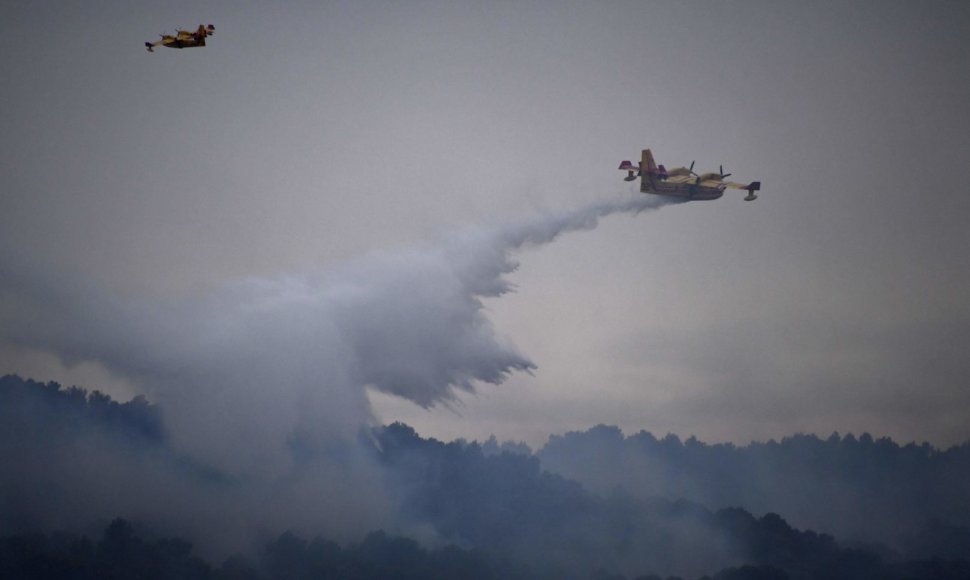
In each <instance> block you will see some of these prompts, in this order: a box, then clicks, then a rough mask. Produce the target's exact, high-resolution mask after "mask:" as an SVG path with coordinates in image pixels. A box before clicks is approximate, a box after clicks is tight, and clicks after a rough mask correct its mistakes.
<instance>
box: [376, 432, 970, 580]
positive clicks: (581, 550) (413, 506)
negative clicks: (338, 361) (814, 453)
mask: <svg viewBox="0 0 970 580" xmlns="http://www.w3.org/2000/svg"><path fill="white" fill-rule="evenodd" d="M378 440H379V442H380V444H381V448H382V449H383V455H382V457H383V459H384V461H386V462H387V464H388V468H389V469H388V474H389V477H394V478H397V481H396V482H395V485H393V486H392V488H393V489H398V490H402V491H401V493H403V494H404V496H405V497H402V498H401V501H400V505H402V506H404V508H403V509H404V510H406V512H407V515H408V516H409V517H411V518H413V519H414V520H416V521H419V522H427V523H431V524H432V525H433V526H434V528H435V529H436V530H437V531H438V532H439V533H440V534H442V536H444V537H445V538H446V539H448V540H449V541H455V542H459V543H461V544H463V545H472V546H475V547H477V548H479V549H482V550H484V551H486V552H487V553H492V554H502V555H504V556H508V557H510V558H512V559H513V560H515V561H522V562H528V563H530V564H532V565H534V566H536V567H537V569H541V570H551V571H552V572H551V575H552V576H553V577H562V578H568V577H582V576H576V575H575V574H576V571H579V570H582V571H585V572H584V573H591V572H592V571H595V570H606V571H609V572H610V573H617V572H622V573H625V574H626V575H627V576H628V577H635V576H636V575H637V574H640V573H642V572H652V573H660V574H665V575H667V574H670V573H675V572H676V573H680V574H685V573H687V574H688V575H689V576H692V577H699V576H702V575H703V574H706V573H708V574H709V573H710V572H711V571H713V570H719V569H720V570H723V571H724V572H723V573H722V576H723V577H731V578H735V577H736V578H776V577H777V578H784V577H791V578H805V579H808V578H819V579H821V578H877V577H879V578H895V577H913V578H922V577H926V578H930V577H954V578H956V577H965V576H960V574H961V573H962V574H964V575H965V574H966V572H967V571H968V570H970V568H968V567H967V565H966V562H965V561H960V560H957V561H955V562H945V561H943V560H931V561H929V562H923V561H908V560H905V559H904V558H902V556H901V555H900V554H898V553H895V552H893V551H892V550H890V549H888V548H886V547H883V546H878V545H876V546H870V547H854V548H846V547H843V546H840V545H839V543H838V542H837V541H836V540H835V539H834V538H833V537H832V536H830V535H827V534H818V533H816V532H813V531H800V530H796V529H794V528H793V527H791V526H790V525H789V524H788V523H787V522H786V521H785V520H784V519H782V517H780V516H778V515H776V514H770V513H769V514H767V515H765V516H763V517H761V518H756V517H754V516H753V515H751V514H750V513H749V512H747V511H745V510H744V509H741V508H726V509H721V510H718V511H716V512H712V511H710V510H708V509H706V508H705V507H703V506H701V505H699V504H696V503H692V502H689V501H684V500H677V501H671V500H664V499H658V498H654V499H652V500H649V501H646V500H642V499H638V498H635V497H633V496H632V495H630V494H628V493H624V492H623V491H622V490H616V491H614V492H613V493H610V494H607V495H605V496H599V495H594V494H592V493H590V492H589V491H587V490H585V489H584V488H583V487H582V486H580V485H579V484H577V483H576V482H574V481H572V480H568V479H565V478H563V477H561V476H559V475H553V474H550V473H549V472H546V471H542V470H541V469H540V465H539V461H538V459H537V458H536V457H533V456H528V455H522V454H512V453H503V454H498V455H489V454H486V453H485V452H483V450H482V448H481V446H479V445H477V444H474V443H472V444H467V443H464V442H452V443H443V442H439V441H436V440H434V439H424V438H421V437H420V436H418V435H417V434H416V433H415V432H414V430H413V429H411V428H410V427H408V426H406V425H402V424H394V425H390V426H388V427H385V428H384V429H383V430H381V431H380V433H379V437H378ZM739 566H740V567H739ZM743 566H748V568H743ZM930 568H932V571H928V570H930ZM732 569H733V571H732ZM941 570H942V571H943V572H945V574H943V572H941ZM950 571H952V572H953V574H955V575H949V576H948V575H947V574H950ZM766 574H767V575H766ZM941 574H943V575H941Z"/></svg>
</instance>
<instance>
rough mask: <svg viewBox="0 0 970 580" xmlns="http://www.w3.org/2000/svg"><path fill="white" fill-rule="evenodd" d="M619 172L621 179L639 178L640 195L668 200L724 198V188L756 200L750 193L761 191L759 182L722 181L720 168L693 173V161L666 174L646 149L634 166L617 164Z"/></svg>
mask: <svg viewBox="0 0 970 580" xmlns="http://www.w3.org/2000/svg"><path fill="white" fill-rule="evenodd" d="M619 169H621V170H623V171H626V172H627V176H626V177H624V178H623V179H624V180H626V181H633V180H635V179H636V178H637V177H639V178H640V191H641V192H643V193H653V194H655V195H668V196H672V197H683V198H686V199H688V200H697V201H701V200H708V199H717V198H719V197H721V196H722V195H724V190H725V189H727V188H728V187H732V188H734V189H743V190H745V191H747V192H748V195H747V196H746V197H745V198H744V200H745V201H753V200H755V199H758V196H757V195H755V193H754V192H756V191H760V190H761V182H760V181H752V182H751V183H748V184H744V183H737V182H735V181H724V178H725V177H728V176H729V175H731V174H730V173H724V166H721V168H720V171H718V172H717V173H703V174H701V175H698V174H696V173H694V162H693V161H692V162H691V164H690V167H678V168H676V169H671V170H670V171H667V169H666V168H664V166H663V165H657V164H656V163H655V162H654V160H653V154H652V153H650V150H649V149H644V150H643V151H642V152H641V154H640V164H639V165H637V166H634V165H633V164H632V163H630V162H629V161H624V162H623V163H620V167H619Z"/></svg>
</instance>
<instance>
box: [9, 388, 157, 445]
mask: <svg viewBox="0 0 970 580" xmlns="http://www.w3.org/2000/svg"><path fill="white" fill-rule="evenodd" d="M97 434H122V435H124V436H125V438H126V439H127V440H128V441H131V442H132V444H134V445H138V446H143V445H146V444H148V445H152V444H159V443H161V442H162V441H163V439H164V429H163V426H162V417H161V414H160V413H159V412H158V409H157V408H156V407H155V406H154V405H151V404H150V403H149V402H148V401H147V400H146V399H145V398H144V397H142V396H138V397H135V398H134V399H132V400H131V401H129V402H127V403H118V402H117V401H113V400H112V399H111V397H109V396H108V395H105V394H104V393H101V392H100V391H93V392H90V393H89V392H88V391H86V390H84V389H82V388H79V387H70V388H64V387H62V386H61V385H60V384H58V383H55V382H49V383H39V382H37V381H32V380H30V379H26V380H25V379H21V378H20V377H18V376H15V375H6V376H3V377H0V442H3V441H10V440H12V439H14V438H17V439H18V440H19V441H20V442H21V443H32V444H38V445H43V444H49V443H52V442H60V441H66V440H75V439H77V438H79V437H86V436H91V435H97Z"/></svg>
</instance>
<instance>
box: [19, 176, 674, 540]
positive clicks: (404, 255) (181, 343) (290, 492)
mask: <svg viewBox="0 0 970 580" xmlns="http://www.w3.org/2000/svg"><path fill="white" fill-rule="evenodd" d="M666 203H668V202H667V201H666V200H664V199H663V198H658V197H654V196H641V195H636V196H625V197H622V198H620V199H614V200H608V201H599V202H595V203H591V204H589V205H587V206H584V207H581V208H578V209H574V210H570V211H558V212H546V213H540V214H538V215H535V216H533V217H531V218H529V219H523V220H521V221H517V222H514V223H507V224H501V225H497V226H491V227H484V226H482V227H471V228H465V229H461V230H458V231H454V232H451V233H449V234H446V235H444V236H442V237H441V238H440V239H439V240H437V241H435V242H433V243H425V244H422V245H419V246H416V247H411V248H404V249H394V250H387V251H382V252H374V253H371V254H368V255H365V256H363V257H361V258H360V259H357V260H354V261H351V262H349V263H346V264H343V265H341V266H339V267H337V268H334V269H331V270H328V271H325V272H317V273H308V274H303V275H298V276H297V275H293V276H283V277H278V278H274V279H263V278H260V279H256V278H254V279H248V280H242V281H237V282H235V283H232V284H228V285H226V286H225V287H224V288H222V289H221V290H219V291H217V292H214V293H211V294H209V295H207V296H203V297H198V298H193V299H181V300H178V301H175V300H168V301H159V300H155V301H151V302H149V301H147V300H142V301H140V300H138V299H131V298H121V297H118V296H112V295H110V293H108V292H106V291H104V290H102V289H101V288H99V287H98V286H97V285H96V284H94V283H92V282H91V281H84V280H81V281H79V280H67V279H58V278H57V277H56V276H50V275H48V274H46V273H38V272H36V271H31V270H30V268H29V267H27V265H25V264H22V263H21V264H18V263H17V261H16V260H13V259H6V260H3V261H2V262H0V269H2V272H0V273H2V274H3V275H2V277H0V280H2V282H0V293H2V296H3V302H2V304H3V308H2V310H0V323H2V324H0V328H2V331H0V332H2V335H0V340H5V341H10V342H12V343H14V344H16V345H18V346H22V347H28V348H33V349H39V350H43V351H46V352H50V353H53V354H56V355H57V356H60V357H62V358H64V359H66V360H73V361H78V360H91V361H97V362H99V363H101V364H102V365H104V366H105V367H106V368H107V369H109V370H110V371H111V372H113V373H117V374H118V375H120V376H123V377H125V378H127V379H128V380H130V381H132V382H133V383H135V384H137V385H138V386H139V387H140V388H141V389H143V390H144V391H145V392H146V394H148V395H149V398H150V399H152V400H154V401H156V402H157V403H158V404H159V405H160V407H161V409H162V411H163V414H164V417H165V421H166V428H167V431H168V436H169V439H170V443H171V444H172V445H173V446H174V448H175V449H176V450H177V451H178V452H179V453H183V454H185V455H186V456H187V457H190V458H192V460H193V461H197V462H199V463H201V464H204V465H206V466H209V467H212V468H215V469H217V470H219V471H220V472H222V473H225V474H227V475H229V476H230V477H233V478H236V479H237V481H241V482H245V486H244V489H245V491H244V492H240V493H239V495H238V498H243V497H244V498H245V499H244V500H242V499H240V501H245V502H246V503H247V504H248V505H249V508H252V507H253V506H260V505H263V506H265V507H266V510H265V514H264V517H263V519H262V520H260V521H259V522H258V524H259V525H261V526H265V527H270V528H271V527H273V526H274V525H291V526H292V524H287V523H285V522H284V521H282V520H283V518H284V517H285V516H286V515H290V516H293V517H297V516H298V517H299V518H303V519H305V520H306V521H305V522H304V523H305V527H306V528H312V527H313V525H314V523H313V521H312V520H314V519H315V518H319V519H329V520H330V521H331V525H337V524H334V523H333V522H341V521H349V520H355V521H357V522H358V525H360V526H363V527H364V529H366V528H367V527H368V526H369V527H377V526H379V525H382V524H385V523H386V522H383V521H381V520H380V518H381V517H382V516H381V515H380V514H379V513H377V512H379V511H380V510H379V509H375V508H374V507H373V506H379V505H381V503H382V501H384V500H383V498H381V497H377V496H379V495H380V494H379V492H377V491H376V487H377V486H375V485H374V484H373V482H375V481H376V479H377V478H375V477H373V472H372V469H373V467H372V466H370V465H368V462H367V461H366V459H364V458H363V457H358V456H357V455H356V454H354V453H349V454H348V453H343V454H339V453H338V454H337V455H339V456H340V459H339V460H336V459H334V453H335V452H334V449H335V446H338V447H339V446H349V447H350V448H352V447H353V442H354V441H355V438H356V437H357V436H358V434H359V433H360V429H361V428H362V427H368V426H371V425H374V424H375V423H376V420H377V419H376V418H375V417H374V416H373V413H372V410H371V408H370V406H369V403H368V399H367V395H366V389H367V388H373V389H377V390H379V391H383V392H385V393H390V394H393V395H396V396H399V397H403V398H405V399H407V400H410V401H412V402H414V403H415V404H417V405H420V406H423V407H431V406H434V405H437V404H448V403H449V402H451V401H453V400H454V398H455V396H456V393H457V392H458V391H469V392H472V391H474V390H475V389H476V388H478V387H477V385H478V384H480V383H490V384H499V383H501V382H503V381H504V380H505V379H506V378H507V377H508V376H509V375H510V374H511V373H514V372H519V371H521V372H530V371H533V370H534V369H535V365H534V364H533V363H532V362H531V361H530V360H529V359H528V357H527V356H525V355H524V354H522V353H520V352H518V351H517V350H516V348H515V347H514V346H513V345H512V344H509V343H508V341H506V340H503V339H502V338H500V337H499V336H498V335H497V334H496V332H495V329H494V328H493V326H492V324H491V322H490V321H489V319H488V317H487V316H486V312H485V310H484V309H483V303H482V299H483V298H488V297H496V296H501V295H502V294H504V293H507V292H509V291H510V290H512V286H511V284H510V283H509V281H508V280H507V278H506V275H507V274H509V273H510V272H512V271H514V270H515V269H516V267H517V264H516V262H515V260H514V258H513V257H512V253H513V252H514V251H515V250H518V249H521V248H523V247H527V246H538V245H542V244H546V243H549V242H551V241H553V240H554V239H555V238H556V237H557V236H558V235H560V234H561V233H564V232H568V231H575V230H583V229H591V228H593V227H595V226H596V224H597V220H598V219H599V218H601V217H604V216H607V215H610V214H614V213H638V212H641V211H645V210H651V209H657V208H659V207H661V206H663V205H665V204H666ZM39 378H43V377H39ZM95 387H96V386H95ZM295 447H299V449H300V450H301V453H300V454H295V453H294V452H293V449H294V448H295ZM307 456H309V457H315V458H319V459H321V460H319V461H316V462H309V463H308V462H307V461H306V459H305V458H306V457H307ZM334 461H337V463H336V464H335V463H334ZM321 489H329V490H337V491H336V492H333V491H332V492H331V493H337V494H339V495H342V496H345V497H354V498H356V499H355V500H352V501H349V502H348V501H343V499H341V498H331V499H330V501H329V503H328V502H322V506H321V508H320V512H319V513H310V514H308V513H305V510H304V511H302V512H300V513H291V512H292V511H293V510H287V509H286V506H287V505H292V506H296V505H307V504H308V502H306V501H305V500H307V499H308V498H309V497H312V496H313V494H316V493H319V490H321ZM339 490H344V493H341V492H340V491H339ZM361 490H369V492H368V493H363V494H362V493H361ZM131 493H136V492H134V491H132V492H131ZM267 494H269V495H267ZM238 498H237V499H238ZM231 501H232V499H231V498H230V499H227V498H221V499H220V500H219V501H218V502H217V503H218V504H219V505H222V506H224V507H226V508H230V506H229V505H228V504H229V503H231ZM177 503H178V501H177V498H174V497H173V498H171V504H172V505H175V504H177ZM309 504H313V502H309ZM316 505H321V502H317V504H316ZM348 505H350V506H354V505H357V506H358V507H360V510H361V511H364V512H368V511H369V512H372V513H371V516H372V517H369V518H363V517H360V516H359V514H353V513H345V512H347V511H348V510H349V511H351V512H352V511H353V510H354V508H353V507H349V508H348V507H347V506H348ZM328 506H329V507H328ZM365 506H368V507H365ZM210 509H215V508H210ZM257 511H258V510H257ZM271 513H272V514H274V515H272V516H270V515H268V514H271ZM98 515H101V514H98ZM175 519H177V518H175ZM274 519H275V520H280V521H274ZM326 531H328V532H329V533H334V532H335V530H326Z"/></svg>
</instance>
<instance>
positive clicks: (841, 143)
mask: <svg viewBox="0 0 970 580" xmlns="http://www.w3.org/2000/svg"><path fill="white" fill-rule="evenodd" d="M199 23H205V24H209V23H212V24H214V25H215V27H216V33H215V36H214V37H213V38H211V39H210V40H209V46H207V47H205V48H201V49H193V50H181V51H176V50H169V49H164V48H160V49H157V50H156V51H155V53H153V54H150V53H148V52H146V51H145V49H144V46H143V43H144V42H145V41H149V40H155V39H157V35H158V34H159V33H161V32H166V33H171V32H172V31H174V30H175V29H176V28H179V27H181V28H194V27H196V26H197V25H198V24H199ZM968 30H970V4H967V3H966V2H956V1H954V2H943V1H938V2H897V1H879V2H875V1H873V2H844V1H838V2H785V1H782V2H779V1H774V0H772V1H737V2H681V1H677V2H641V1H629V2H606V1H604V2H571V1H565V0H556V1H534V2H451V1H409V2H369V1H359V2H332V3H325V2H310V1H307V2H296V1H294V2H287V3H285V4H280V3H268V2H267V3H253V2H241V1H225V2H178V1H173V2H164V3H141V4H139V5H138V6H135V4H133V3H131V2H97V3H89V2H31V3H15V2H3V3H2V4H0V54H2V56H0V72H2V74H3V79H4V82H3V83H2V84H0V180H2V181H0V274H3V276H4V277H5V279H4V278H0V299H2V300H3V301H4V303H3V304H2V305H0V306H2V308H0V314H2V313H3V312H7V314H8V320H9V319H10V317H9V315H10V313H11V311H15V310H18V309H21V308H23V304H22V302H23V300H24V298H23V296H18V295H17V292H16V290H15V289H12V287H13V284H12V283H11V282H10V280H12V279H13V278H15V277H16V276H15V275H14V274H15V273H18V272H23V271H28V270H29V271H31V272H35V273H36V272H40V273H42V274H43V276H45V277H47V278H48V279H50V280H56V281H57V284H58V285H59V287H60V289H61V291H70V290H71V289H72V288H75V287H77V288H79V289H80V288H82V287H84V288H87V287H97V288H99V289H100V290H99V291H101V292H106V293H110V294H111V295H115V296H118V297H133V299H137V300H139V301H142V302H152V301H167V300H177V299H181V298H184V297H186V296H196V295H203V294H206V293H209V292H212V291H213V289H216V288H219V287H221V286H223V285H224V284H226V283H232V282H233V281H237V280H241V279H248V278H253V277H259V278H267V279H277V278H286V277H290V276H302V275H303V274H305V273H307V272H311V271H314V272H317V271H323V272H326V271H329V270H331V269H338V268H343V267H346V265H347V264H353V263H356V261H358V260H360V259H362V257H363V256H367V255H370V254H371V253H372V252H375V251H376V252H384V253H387V252H390V253H391V255H394V253H395V252H404V251H407V248H412V247H418V246H422V245H426V244H430V245H434V244H436V243H441V242H438V240H440V239H442V236H444V235H445V233H446V232H454V231H462V230H463V229H464V228H476V227H482V226H490V227H498V226H501V225H502V224H504V223H507V222H512V221H516V220H523V219H526V220H527V219H530V218H531V217H532V216H535V215H540V214H542V212H547V211H559V210H568V209H571V208H577V207H581V206H584V205H586V204H589V203H595V202H597V201H601V200H611V199H618V198H621V197H622V196H629V195H630V190H631V188H630V185H629V184H627V183H625V182H624V181H623V180H622V177H623V174H622V173H621V172H619V171H617V170H616V167H617V165H618V164H619V162H620V161H621V160H623V159H633V160H636V159H637V158H638V156H639V152H640V149H641V148H644V147H650V148H652V150H653V152H654V156H655V157H656V159H657V161H658V162H659V163H663V164H665V165H666V166H667V167H668V168H671V167H675V166H679V165H687V164H689V163H690V162H691V161H692V160H696V161H697V168H699V169H702V170H716V169H717V166H718V165H719V164H723V165H724V168H725V170H726V171H730V172H733V174H734V175H733V177H732V179H736V180H738V181H751V180H760V181H762V183H763V191H762V196H761V198H760V199H759V200H758V201H756V202H753V203H746V202H743V201H742V198H743V196H744V193H743V192H737V191H733V192H732V191H729V192H728V193H727V194H726V195H725V196H724V198H722V199H720V200H717V201H713V202H698V203H691V204H685V205H678V206H672V207H665V208H662V209H661V210H659V211H655V212H648V213H644V214H641V215H638V216H629V215H615V216H612V217H607V218H605V219H603V220H601V221H600V223H599V225H598V227H597V228H595V229H592V230H588V231H582V232H573V233H569V234H566V235H564V236H562V237H560V238H557V239H556V240H555V241H554V242H552V243H551V244H547V245H541V246H537V247H530V248H524V249H522V250H520V251H517V252H516V254H515V256H514V257H515V259H516V260H517V261H518V262H520V267H519V268H518V270H516V271H515V272H514V273H512V274H511V275H509V276H508V280H509V281H510V282H512V283H513V284H515V286H516V291H515V292H514V293H511V294H506V295H503V296H501V297H497V298H487V299H485V302H486V307H487V309H486V315H487V317H488V319H489V320H490V321H491V324H492V325H493V327H494V330H495V333H496V335H498V337H499V339H500V340H501V341H503V343H507V344H510V345H514V349H515V350H516V351H517V352H520V353H522V355H523V356H525V357H527V358H528V360H530V361H531V362H532V363H534V364H535V366H536V369H535V370H534V371H533V372H532V374H531V375H530V374H528V373H521V372H518V373H513V374H512V375H511V377H510V378H508V380H506V381H505V382H504V383H503V384H501V385H491V384H483V385H478V386H477V388H476V389H475V390H476V392H475V393H474V394H462V395H460V399H459V400H458V401H457V402H453V403H452V404H450V405H440V404H439V405H436V406H434V407H432V408H431V409H425V408H422V407H421V406H419V405H416V404H414V403H413V402H411V401H408V400H404V399H400V398H397V397H394V396H392V395H387V394H375V393H373V392H372V393H371V394H370V397H371V401H372V403H373V405H374V410H375V413H376V415H377V416H378V418H379V419H380V420H381V421H384V422H389V421H393V420H403V421H405V422H407V423H409V424H411V425H412V426H414V427H416V428H417V429H418V431H419V432H420V433H422V434H423V435H426V436H435V437H439V438H445V439H452V438H455V437H464V438H467V439H482V438H485V437H488V435H489V434H493V433H494V434H495V435H496V436H497V437H498V438H499V439H522V440H525V441H527V442H529V443H530V444H532V445H537V444H541V443H542V442H544V441H545V438H546V437H547V435H548V434H550V433H561V432H563V431H566V430H573V429H586V428H588V427H590V426H593V425H595V424H597V423H607V424H615V425H618V426H620V427H621V428H622V429H624V431H626V432H628V433H629V432H636V431H638V430H640V429H646V430H649V431H652V432H654V433H657V434H663V433H666V432H668V431H669V432H674V433H677V434H678V435H680V436H682V437H686V436H689V435H691V434H694V435H696V436H697V437H699V438H701V439H704V440H708V441H734V442H739V443H746V442H748V441H750V440H752V439H759V440H763V439H767V438H770V437H775V438H777V437H781V436H784V435H788V434H792V433H794V432H798V431H801V432H814V433H819V434H821V435H828V434H829V433H830V432H832V431H833V430H838V431H839V432H841V433H846V432H849V431H851V432H855V433H857V434H858V433H860V432H862V431H869V432H870V433H872V434H873V435H875V436H882V435H888V436H892V437H894V438H897V439H900V440H903V441H909V440H918V441H922V440H928V441H930V442H932V443H934V444H937V445H944V446H945V445H951V444H955V443H959V442H963V441H965V440H967V439H970V389H968V388H967V387H968V376H970V357H968V353H970V230H968V228H967V223H968V218H970V186H968V183H970V182H968V180H967V178H966V172H967V170H968V168H970V43H968V42H967V32H968ZM119 299H123V298H119ZM40 302H41V303H43V301H42V300H41V301H40ZM55 311H56V310H55ZM84 317H91V318H97V313H91V312H87V313H84ZM3 320H4V319H3V318H2V317H0V322H2V321H3ZM65 354H66V353H64V352H57V351H56V349H45V348H41V347H38V345H37V344H31V343H29V342H24V341H22V340H20V339H19V338H18V333H17V332H14V331H13V330H11V327H10V326H8V327H7V328H2V327H0V373H8V372H14V373H20V374H22V375H25V376H29V377H32V378H36V379H39V380H59V381H62V382H65V383H68V384H74V383H77V384H80V385H82V386H85V387H88V388H92V389H93V388H98V389H101V390H104V391H107V392H109V393H111V394H112V395H114V396H116V397H119V398H121V399H127V398H129V397H131V396H133V395H134V394H137V393H139V392H141V390H142V386H141V385H140V383H139V381H138V380H137V377H133V376H129V375H126V374H125V372H123V370H121V369H119V368H111V365H109V364H107V363H106V362H105V360H99V358H98V357H89V358H84V357H82V358H77V357H71V358H67V359H65V358H64V356H65ZM296 364H298V363H296Z"/></svg>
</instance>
